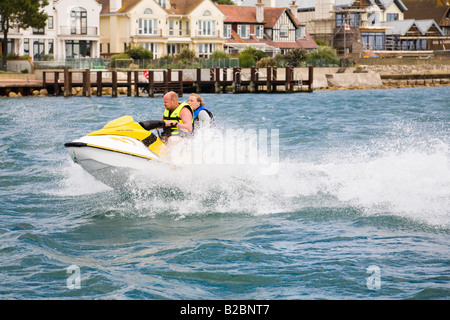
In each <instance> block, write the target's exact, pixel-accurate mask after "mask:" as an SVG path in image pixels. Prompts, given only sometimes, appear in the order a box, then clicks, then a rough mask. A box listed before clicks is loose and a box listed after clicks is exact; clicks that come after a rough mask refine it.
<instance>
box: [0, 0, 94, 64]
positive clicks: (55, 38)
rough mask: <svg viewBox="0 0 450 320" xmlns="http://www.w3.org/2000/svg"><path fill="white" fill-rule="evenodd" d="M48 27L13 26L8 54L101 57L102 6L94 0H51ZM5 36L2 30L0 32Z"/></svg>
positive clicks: (39, 57) (51, 57)
mask: <svg viewBox="0 0 450 320" xmlns="http://www.w3.org/2000/svg"><path fill="white" fill-rule="evenodd" d="M48 3H49V4H48V5H47V6H46V7H45V8H44V11H45V13H47V15H48V20H47V24H46V26H45V28H42V29H35V28H28V29H20V28H18V27H17V26H13V27H12V28H10V30H9V33H8V48H7V51H8V52H7V54H14V55H18V56H22V55H28V56H30V57H32V58H33V60H37V61H38V60H62V61H64V60H66V59H78V58H84V57H89V58H97V57H99V54H100V51H99V39H100V31H99V26H100V20H99V15H100V10H101V5H100V4H99V3H98V2H97V1H95V0H48ZM0 36H2V37H3V33H0Z"/></svg>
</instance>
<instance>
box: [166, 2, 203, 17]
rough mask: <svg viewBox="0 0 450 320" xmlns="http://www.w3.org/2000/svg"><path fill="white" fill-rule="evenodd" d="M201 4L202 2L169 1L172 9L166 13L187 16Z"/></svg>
mask: <svg viewBox="0 0 450 320" xmlns="http://www.w3.org/2000/svg"><path fill="white" fill-rule="evenodd" d="M202 2H203V0H170V4H171V5H172V8H171V9H167V10H166V11H167V12H169V13H170V14H180V15H183V14H189V13H191V12H192V10H194V9H195V8H197V6H198V5H199V4H200V3H202Z"/></svg>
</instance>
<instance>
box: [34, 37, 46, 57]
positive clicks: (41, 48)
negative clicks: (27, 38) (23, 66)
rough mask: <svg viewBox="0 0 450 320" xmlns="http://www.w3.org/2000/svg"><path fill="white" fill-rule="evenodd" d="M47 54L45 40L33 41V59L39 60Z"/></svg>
mask: <svg viewBox="0 0 450 320" xmlns="http://www.w3.org/2000/svg"><path fill="white" fill-rule="evenodd" d="M44 53H45V43H44V40H43V39H37V40H34V41H33V59H34V60H39V59H40V58H41V56H43V55H44Z"/></svg>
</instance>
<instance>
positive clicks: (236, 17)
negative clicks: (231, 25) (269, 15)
mask: <svg viewBox="0 0 450 320" xmlns="http://www.w3.org/2000/svg"><path fill="white" fill-rule="evenodd" d="M217 7H218V8H219V9H220V11H222V12H223V14H225V20H224V22H236V23H258V21H256V7H242V6H231V5H224V4H219V5H217Z"/></svg>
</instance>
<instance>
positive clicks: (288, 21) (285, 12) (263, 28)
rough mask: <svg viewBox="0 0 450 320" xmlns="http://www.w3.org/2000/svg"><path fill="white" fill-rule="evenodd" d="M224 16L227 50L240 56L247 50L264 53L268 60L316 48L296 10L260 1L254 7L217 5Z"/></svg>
mask: <svg viewBox="0 0 450 320" xmlns="http://www.w3.org/2000/svg"><path fill="white" fill-rule="evenodd" d="M218 7H219V9H220V10H221V11H222V12H223V13H224V14H225V16H226V18H225V21H224V31H223V33H224V35H225V38H226V43H225V49H226V50H227V51H228V52H230V53H237V52H239V51H240V50H242V49H243V48H245V47H246V46H253V47H256V48H257V49H260V50H262V51H265V52H266V53H267V54H268V55H269V56H274V55H275V54H278V53H281V54H285V53H287V52H288V51H290V50H293V49H295V48H303V49H305V50H307V51H309V50H312V49H315V48H317V44H316V43H315V42H314V40H313V39H312V38H311V36H310V35H309V34H308V33H307V32H306V31H305V25H304V24H301V23H300V22H299V21H298V20H297V18H296V12H297V6H296V5H295V3H294V4H293V5H292V6H291V7H290V8H288V7H271V6H270V3H268V1H264V0H258V1H257V3H255V5H252V6H232V5H218Z"/></svg>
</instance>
